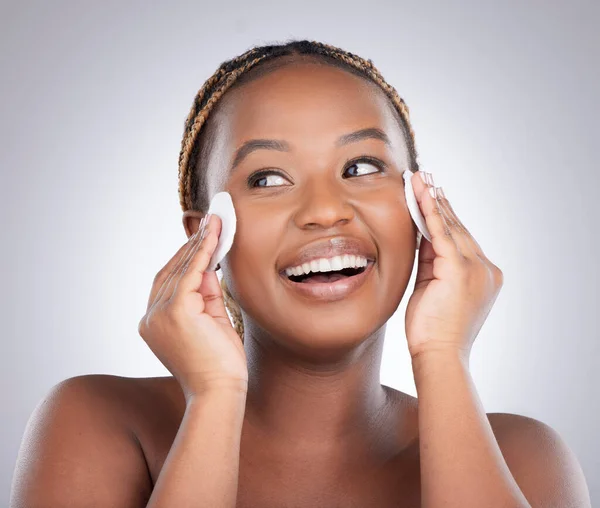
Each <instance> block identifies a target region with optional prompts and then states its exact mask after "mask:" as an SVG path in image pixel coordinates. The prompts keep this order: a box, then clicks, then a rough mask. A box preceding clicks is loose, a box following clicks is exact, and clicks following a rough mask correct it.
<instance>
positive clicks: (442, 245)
mask: <svg viewBox="0 0 600 508" xmlns="http://www.w3.org/2000/svg"><path fill="white" fill-rule="evenodd" d="M417 173H420V171H418V172H417ZM415 175H416V173H415ZM415 175H413V176H412V177H411V183H412V184H413V189H414V191H415V198H416V200H417V203H419V208H420V209H421V213H422V214H423V217H424V218H425V222H426V224H427V229H428V230H429V232H430V233H431V245H432V246H433V248H434V250H435V255H436V256H441V257H445V258H455V257H456V255H457V254H459V250H458V246H457V245H456V242H455V241H454V238H453V237H452V231H451V228H450V226H449V224H448V222H447V220H446V218H445V216H444V215H445V214H444V211H443V209H442V208H441V207H440V204H439V202H438V200H437V199H435V198H433V196H431V194H430V193H429V187H428V186H427V185H426V184H425V182H423V181H422V180H421V178H420V176H415ZM419 250H420V248H419Z"/></svg>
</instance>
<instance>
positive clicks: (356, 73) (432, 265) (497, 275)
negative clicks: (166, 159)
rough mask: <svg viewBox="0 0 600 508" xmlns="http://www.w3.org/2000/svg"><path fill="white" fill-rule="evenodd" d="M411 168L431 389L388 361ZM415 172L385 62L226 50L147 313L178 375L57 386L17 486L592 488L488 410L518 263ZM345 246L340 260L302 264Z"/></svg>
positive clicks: (218, 491) (33, 430)
mask: <svg viewBox="0 0 600 508" xmlns="http://www.w3.org/2000/svg"><path fill="white" fill-rule="evenodd" d="M405 171H411V172H413V173H417V174H416V175H411V183H412V186H413V188H414V191H415V195H416V198H417V201H418V203H419V207H420V209H421V212H422V213H423V215H424V216H425V219H426V223H427V227H428V229H429V231H430V232H431V237H432V240H431V242H428V241H427V240H426V239H424V238H423V239H422V241H421V243H420V247H419V249H418V252H419V258H418V272H417V280H416V285H415V288H414V291H413V293H412V295H411V296H410V300H409V302H408V306H407V312H406V339H407V342H408V349H409V352H410V354H411V358H412V366H413V371H414V376H415V384H416V387H417V392H418V404H417V399H415V398H414V397H411V396H410V395H408V394H405V393H402V392H399V391H397V390H394V389H391V388H389V387H386V386H383V385H381V384H380V382H379V366H380V361H381V353H382V348H383V340H384V334H385V328H386V323H387V320H388V319H389V318H390V317H391V316H392V314H393V313H394V311H395V310H396V309H397V307H398V305H399V303H400V301H401V299H402V297H403V296H404V294H405V290H406V287H407V284H408V281H409V279H410V276H411V272H412V268H413V263H414V257H415V253H416V251H417V241H418V240H419V239H420V238H419V234H418V231H417V229H416V227H415V224H414V223H413V222H412V220H411V217H410V214H409V211H408V209H407V205H406V201H405V195H404V181H403V177H402V174H403V172H405ZM420 176H422V173H421V172H420V171H419V166H418V162H417V154H416V150H415V142H414V135H413V131H412V128H411V125H410V121H409V115H408V108H407V107H406V105H405V103H404V101H403V100H402V99H401V98H400V97H399V96H398V94H397V93H396V91H395V90H394V88H393V87H391V86H390V85H388V84H387V83H386V82H385V81H384V80H383V78H382V77H381V75H380V74H379V72H378V71H377V70H376V69H375V67H374V66H373V64H372V62H371V61H370V60H367V61H365V60H364V59H362V58H360V57H358V56H356V55H354V54H351V53H348V52H345V51H343V50H341V49H339V48H335V47H332V46H329V45H325V44H321V43H317V42H311V41H291V42H288V43H287V44H282V45H273V46H266V47H257V48H254V49H252V50H249V51H247V52H246V53H244V54H243V55H241V56H240V57H238V58H236V59H233V60H231V61H228V62H225V63H223V64H222V65H221V67H220V68H219V69H218V71H217V72H216V73H215V75H214V76H213V77H211V78H210V79H209V80H208V81H207V82H206V83H205V85H204V86H203V87H202V89H201V90H200V91H199V93H198V95H197V96H196V99H195V101H194V104H193V106H192V109H191V111H190V114H189V116H188V118H187V121H186V124H185V132H184V137H183V141H182V149H181V153H180V157H179V179H180V180H179V182H180V183H179V192H180V202H181V205H182V209H183V211H184V215H183V224H184V227H185V230H186V233H187V235H188V237H189V241H188V242H187V243H186V244H185V245H184V246H182V247H181V248H180V249H179V251H178V252H177V253H176V254H175V256H174V257H173V258H172V259H171V260H170V261H169V262H168V264H167V265H166V266H165V267H164V268H163V269H162V270H160V272H159V273H158V274H157V276H156V278H155V280H154V284H153V286H152V290H151V294H150V298H149V301H148V309H147V313H146V315H145V316H144V317H143V318H142V319H141V321H140V326H139V332H140V335H141V336H142V337H143V339H144V340H145V341H146V343H147V344H148V345H149V347H150V348H151V349H152V351H153V352H154V353H155V354H156V356H157V357H158V358H159V359H160V360H161V361H162V362H163V364H164V365H165V366H166V367H167V368H168V369H169V371H170V372H171V373H172V374H173V376H172V377H165V378H148V379H131V378H122V377H114V376H99V375H95V376H80V377H76V378H71V379H68V380H66V381H64V382H63V383H60V384H59V385H57V387H55V389H54V390H53V391H52V392H51V394H50V396H49V397H48V399H47V401H46V403H45V404H42V405H40V406H39V407H38V408H36V411H35V413H34V415H33V416H32V418H31V421H30V424H29V426H28V429H27V432H26V436H25V439H24V443H25V442H26V443H27V444H24V445H23V448H22V452H21V455H20V459H19V464H18V467H17V476H16V478H15V480H16V481H15V487H14V489H13V498H12V504H11V506H12V507H13V508H16V507H25V506H36V507H38V506H39V507H41V506H48V507H50V506H53V507H54V506H110V507H121V506H122V507H126V506H127V507H131V506H140V507H142V506H148V507H153V508H157V507H167V506H169V507H173V506H176V507H186V506H203V507H204V506H206V507H211V508H214V507H232V508H233V507H234V506H237V507H261V508H265V507H283V506H294V507H311V508H315V507H338V506H339V507H346V506H347V507H350V506H357V507H359V506H360V507H396V508H397V507H418V506H427V507H439V506H444V507H451V506H456V507H461V508H465V507H478V508H479V507H484V506H485V507H496V506H498V507H506V506H511V507H526V506H533V507H542V506H543V507H550V506H578V507H584V506H590V504H589V497H588V493H587V488H586V485H585V480H584V478H583V474H582V472H581V468H580V467H579V464H578V462H577V459H576V458H575V456H574V455H573V453H572V452H571V451H570V450H569V449H568V447H567V446H566V445H565V443H564V442H563V441H562V440H561V438H560V436H558V435H557V433H556V432H555V431H553V429H551V428H550V427H549V426H547V425H545V424H543V423H542V422H539V421H537V420H534V419H531V418H526V417H522V416H518V415H512V414H501V413H495V414H489V415H487V414H486V413H485V412H484V410H483V407H482V405H481V402H480V400H479V398H478V395H477V392H476V389H475V387H474V385H473V383H472V379H471V376H470V374H469V355H470V351H471V347H472V344H473V341H474V339H475V337H476V336H477V333H478V331H479V330H480V328H481V326H482V325H483V323H484V321H485V319H486V317H487V315H488V314H489V312H490V310H491V308H492V305H493V303H494V301H495V299H496V297H497V295H498V293H499V291H500V289H501V286H502V272H501V270H500V269H499V268H498V267H497V266H495V265H494V264H493V263H492V262H491V261H490V260H489V259H487V258H486V256H485V255H484V253H483V252H482V249H481V247H480V246H479V245H478V244H477V242H476V241H475V239H474V238H473V237H472V236H471V235H470V233H469V232H468V231H467V230H466V229H465V227H464V225H463V224H462V223H461V222H460V220H459V219H458V218H457V217H456V215H455V213H454V212H453V210H452V207H451V206H450V203H449V202H448V200H447V199H446V198H445V197H444V195H443V193H442V192H441V190H440V189H437V188H435V186H434V185H433V181H432V179H431V175H425V181H422V180H421V178H420ZM434 189H435V190H434ZM221 191H227V192H228V193H229V194H230V195H231V197H232V199H233V202H234V204H235V210H236V213H237V217H238V222H237V232H236V236H235V243H234V244H233V246H232V248H231V250H230V251H229V253H228V255H227V256H226V257H225V259H224V260H223V261H222V262H221V266H220V269H221V270H222V281H221V284H219V280H218V278H217V274H216V272H214V271H207V266H208V263H209V259H210V256H211V255H212V253H213V251H214V249H215V246H216V244H217V241H218V237H219V232H220V229H221V224H222V223H221V220H220V218H219V217H217V216H211V217H209V220H203V219H205V217H206V212H207V210H208V204H209V201H210V199H211V198H212V196H214V195H215V194H216V193H217V192H221ZM436 191H437V192H436ZM350 255H352V256H354V257H353V258H351V257H350ZM336 256H339V258H338V260H337V261H336V262H339V261H340V260H342V261H345V262H346V263H349V264H348V265H344V266H348V268H347V269H346V271H344V272H341V270H340V269H339V265H335V267H337V268H338V269H337V270H334V273H336V275H334V274H333V273H331V272H327V273H325V274H317V273H315V270H316V269H315V268H314V266H313V265H311V264H310V261H311V260H316V259H332V258H333V257H336ZM345 256H348V257H345ZM307 267H308V268H307ZM286 269H289V270H288V271H287V272H286ZM292 269H293V270H292ZM317 269H322V266H321V265H320V264H319V265H318V266H317ZM311 270H312V271H311ZM291 271H295V272H296V275H293V274H292V275H290V274H291ZM305 272H308V273H305ZM298 273H299V275H298ZM226 307H227V309H228V310H229V313H230V314H231V316H232V317H233V320H234V326H232V324H231V321H230V319H229V317H228V315H227V311H226ZM391 339H392V340H396V339H394V338H391Z"/></svg>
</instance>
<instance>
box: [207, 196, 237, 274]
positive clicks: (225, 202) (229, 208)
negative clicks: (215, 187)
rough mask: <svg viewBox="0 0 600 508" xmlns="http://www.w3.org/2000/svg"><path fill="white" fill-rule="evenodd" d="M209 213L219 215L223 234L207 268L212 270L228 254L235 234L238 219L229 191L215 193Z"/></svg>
mask: <svg viewBox="0 0 600 508" xmlns="http://www.w3.org/2000/svg"><path fill="white" fill-rule="evenodd" d="M207 213H213V214H215V215H218V216H219V217H220V219H221V234H220V235H219V241H218V243H217V248H216V249H215V251H214V252H213V255H212V257H211V258H210V263H209V264H208V268H207V271H210V272H212V271H214V270H215V268H216V266H217V265H218V264H219V263H220V262H221V261H222V259H223V258H224V257H225V256H226V255H227V253H228V252H229V249H231V245H232V244H233V237H234V236H235V226H236V222H237V219H236V216H235V208H234V207H233V201H232V200H231V196H230V194H229V192H219V193H217V194H215V195H214V196H213V198H212V200H211V201H210V205H209V207H208V212H207Z"/></svg>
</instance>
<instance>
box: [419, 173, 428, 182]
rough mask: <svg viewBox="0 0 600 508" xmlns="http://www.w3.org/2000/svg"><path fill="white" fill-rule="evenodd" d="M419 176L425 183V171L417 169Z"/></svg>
mask: <svg viewBox="0 0 600 508" xmlns="http://www.w3.org/2000/svg"><path fill="white" fill-rule="evenodd" d="M419 176H420V177H421V180H423V183H427V176H426V174H425V171H419Z"/></svg>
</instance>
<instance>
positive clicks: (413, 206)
mask: <svg viewBox="0 0 600 508" xmlns="http://www.w3.org/2000/svg"><path fill="white" fill-rule="evenodd" d="M412 175H414V173H413V172H412V171H409V170H406V171H404V173H402V176H403V177H404V194H405V195H406V204H407V205H408V211H409V212H410V216H411V217H412V220H413V221H414V223H415V224H416V225H417V228H418V229H419V231H420V232H421V234H422V235H423V236H424V237H425V238H427V240H428V241H430V242H431V234H430V233H429V229H427V224H426V223H425V217H423V214H422V213H421V209H420V208H419V203H417V198H416V197H415V191H414V189H413V186H412V182H411V177H412Z"/></svg>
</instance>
